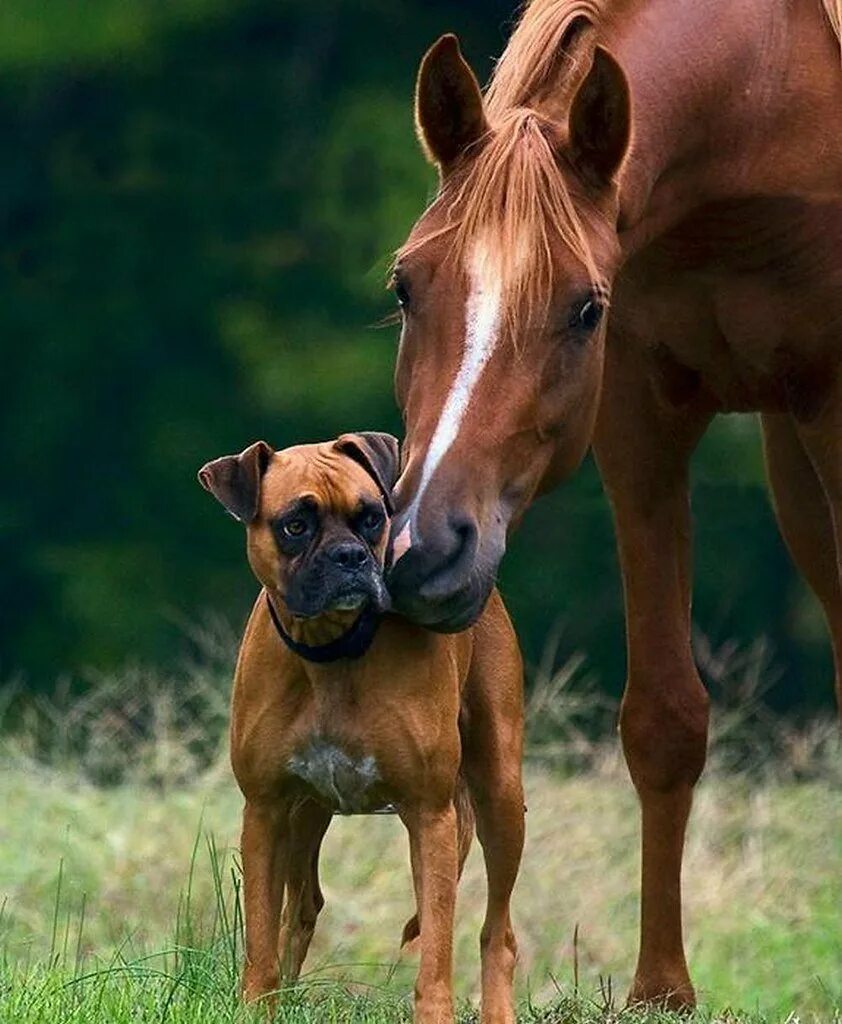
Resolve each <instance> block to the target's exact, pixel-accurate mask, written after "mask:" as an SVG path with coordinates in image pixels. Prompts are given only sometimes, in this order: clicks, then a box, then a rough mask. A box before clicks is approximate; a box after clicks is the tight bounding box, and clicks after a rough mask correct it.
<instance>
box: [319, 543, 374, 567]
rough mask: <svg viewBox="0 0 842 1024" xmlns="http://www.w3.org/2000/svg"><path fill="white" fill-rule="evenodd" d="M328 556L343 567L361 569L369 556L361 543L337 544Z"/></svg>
mask: <svg viewBox="0 0 842 1024" xmlns="http://www.w3.org/2000/svg"><path fill="white" fill-rule="evenodd" d="M328 557H329V558H330V560H331V561H332V562H334V563H335V564H336V565H338V566H339V567H340V568H342V569H359V568H360V566H361V565H362V564H363V563H364V562H365V560H366V558H368V551H366V549H365V548H364V547H363V546H362V545H361V544H337V545H336V547H334V548H331V549H330V551H329V552H328Z"/></svg>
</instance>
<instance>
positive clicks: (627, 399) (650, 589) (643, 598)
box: [595, 346, 711, 1007]
mask: <svg viewBox="0 0 842 1024" xmlns="http://www.w3.org/2000/svg"><path fill="white" fill-rule="evenodd" d="M618 347H619V346H618ZM622 358H623V359H624V360H625V362H626V365H618V360H619V359H620V355H619V354H617V353H616V352H615V353H614V354H613V355H612V357H611V358H610V359H609V362H608V363H607V365H606V378H605V384H606V391H607V393H606V395H605V396H604V398H603V401H602V406H601V412H600V417H599V422H598V424H597V430H596V435H595V453H596V457H597V462H598V464H599V468H600V472H601V474H602V478H603V481H604V483H605V486H606V490H607V492H608V495H609V498H610V500H611V503H612V506H613V510H614V518H615V526H616V532H617V541H618V547H619V553H620V562H621V567H622V573H623V583H624V589H625V603H626V634H627V648H628V678H627V683H626V690H625V694H624V696H623V702H622V706H621V711H620V733H621V737H622V743H623V751H624V754H625V757H626V762H627V764H628V767H629V772H630V775H631V778H632V781H633V782H634V785H635V788H636V790H637V793H638V796H639V798H640V804H641V814H642V876H641V921H640V953H639V957H638V962H637V969H636V972H635V977H634V982H633V984H632V988H631V992H630V994H629V1000H630V1001H631V1002H638V1001H647V1002H657V1003H662V1004H666V1005H667V1006H669V1007H686V1006H692V1005H693V1004H694V1002H695V994H694V992H693V986H692V984H691V982H690V976H689V973H688V970H687V963H686V960H685V956H684V945H683V938H682V925H681V862H682V856H683V849H684V836H685V830H686V826H687V819H688V816H689V813H690V806H691V803H692V794H693V787H694V785H695V783H696V781H697V779H698V777H699V775H700V774H701V771H702V768H703V766H704V762H705V757H706V747H707V721H708V698H707V693H706V691H705V689H704V687H703V685H702V683H701V680H700V679H699V676H698V673H697V672H696V668H695V665H694V662H693V656H692V652H691V646H690V591H691V568H690V558H691V539H690V535H691V528H690V510H689V485H688V462H689V457H690V454H691V452H692V450H693V449H694V448H695V446H696V444H697V443H698V440H699V438H700V437H701V435H702V433H703V432H704V430H705V428H706V427H707V424H708V423H709V421H710V416H711V413H710V410H709V408H708V407H707V406H706V405H703V404H702V401H701V400H699V401H693V402H688V403H687V404H686V405H684V406H681V407H678V408H676V407H672V406H670V405H669V404H668V403H667V402H665V401H662V400H661V399H659V397H658V396H657V394H656V392H655V390H654V388H653V386H652V384H651V383H650V381H649V379H648V378H647V375H646V374H647V371H646V368H645V366H643V365H642V364H637V365H635V364H634V363H633V362H632V360H633V356H631V355H630V354H629V353H628V352H627V353H626V354H625V355H624V356H623V357H622Z"/></svg>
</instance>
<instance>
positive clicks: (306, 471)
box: [260, 442, 388, 520]
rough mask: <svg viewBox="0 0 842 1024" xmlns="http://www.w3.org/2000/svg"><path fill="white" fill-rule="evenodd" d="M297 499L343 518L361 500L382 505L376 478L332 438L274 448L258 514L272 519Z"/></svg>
mask: <svg viewBox="0 0 842 1024" xmlns="http://www.w3.org/2000/svg"><path fill="white" fill-rule="evenodd" d="M301 501H304V502H307V503H308V504H312V505H315V506H316V507H317V508H318V509H319V510H320V511H321V512H323V513H331V514H333V515H336V516H338V517H340V518H343V519H345V518H349V517H351V516H353V515H355V514H356V513H358V512H359V508H360V503H361V502H371V501H376V502H379V503H380V504H384V505H385V501H384V495H383V493H382V488H381V486H380V484H379V482H378V481H377V480H376V479H375V478H374V477H373V476H372V475H371V473H370V472H368V471H367V470H366V469H365V468H363V466H362V465H360V464H359V463H358V462H356V461H355V460H353V459H351V458H348V457H347V456H346V455H344V454H343V453H342V452H341V451H340V450H337V449H336V447H335V444H334V442H329V443H326V444H312V445H297V446H296V447H294V448H287V449H285V450H284V451H281V452H278V453H277V454H276V455H275V457H274V458H273V459H272V461H271V462H270V464H269V466H268V467H267V469H266V473H265V475H264V477H263V486H262V489H261V496H260V518H261V519H266V520H269V519H272V518H273V517H274V516H276V515H277V514H278V513H279V512H282V511H284V510H286V509H288V508H290V507H292V506H293V505H295V504H296V503H298V502H301ZM387 511H388V510H387Z"/></svg>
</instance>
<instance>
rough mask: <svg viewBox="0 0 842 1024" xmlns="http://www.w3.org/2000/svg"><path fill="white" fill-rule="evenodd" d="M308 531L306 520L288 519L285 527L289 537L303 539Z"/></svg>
mask: <svg viewBox="0 0 842 1024" xmlns="http://www.w3.org/2000/svg"><path fill="white" fill-rule="evenodd" d="M307 529H308V527H307V520H306V519H288V520H287V521H286V522H285V523H284V525H283V531H284V533H285V534H286V535H287V537H303V536H304V534H305V533H306V532H307Z"/></svg>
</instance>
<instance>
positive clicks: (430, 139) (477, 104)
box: [415, 34, 488, 174]
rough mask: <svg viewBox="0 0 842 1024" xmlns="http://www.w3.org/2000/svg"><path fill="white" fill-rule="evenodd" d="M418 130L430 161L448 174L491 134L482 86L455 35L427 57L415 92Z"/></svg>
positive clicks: (434, 47)
mask: <svg viewBox="0 0 842 1024" xmlns="http://www.w3.org/2000/svg"><path fill="white" fill-rule="evenodd" d="M415 126H416V131H417V132H418V138H419V140H420V141H421V145H422V147H423V148H424V152H425V153H426V154H427V156H428V158H429V159H430V161H431V162H432V163H434V164H437V165H438V167H439V169H440V170H441V172H442V173H443V174H444V173H446V172H447V170H448V169H449V168H450V166H451V165H452V164H453V163H454V161H455V160H457V159H458V158H459V157H460V156H462V154H463V153H464V152H465V150H466V149H467V148H468V147H469V146H470V145H472V144H473V143H475V142H476V141H477V140H478V139H480V138H482V136H483V135H484V134H485V133H486V132H487V131H488V122H487V121H486V119H485V111H484V110H483V105H482V92H481V91H480V87H479V83H478V82H477V80H476V77H475V75H474V73H473V71H471V68H470V66H469V65H468V63H467V61H466V60H465V58H464V57H463V56H462V53H461V51H460V49H459V40H458V39H457V38H456V36H454V35H450V34H448V35H444V36H442V37H441V39H439V40H438V42H436V43H433V45H432V46H431V47H430V49H429V50H428V51H427V52H426V53H425V54H424V59H423V60H422V61H421V67H420V68H419V69H418V82H417V84H416V88H415Z"/></svg>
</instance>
